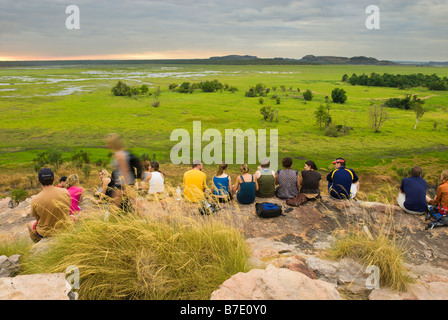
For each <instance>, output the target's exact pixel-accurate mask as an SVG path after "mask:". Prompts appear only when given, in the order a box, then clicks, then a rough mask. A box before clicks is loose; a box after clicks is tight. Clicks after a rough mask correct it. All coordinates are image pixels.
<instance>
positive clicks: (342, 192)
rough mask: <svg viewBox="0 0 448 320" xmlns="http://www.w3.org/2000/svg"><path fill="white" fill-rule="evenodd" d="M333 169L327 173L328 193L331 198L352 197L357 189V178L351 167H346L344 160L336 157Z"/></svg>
mask: <svg viewBox="0 0 448 320" xmlns="http://www.w3.org/2000/svg"><path fill="white" fill-rule="evenodd" d="M332 163H333V164H334V168H335V169H334V170H333V171H331V172H330V173H329V174H328V175H327V181H328V193H329V194H330V197H332V198H333V199H338V200H343V199H353V198H355V197H356V194H357V192H358V191H359V179H358V176H357V175H356V173H355V171H354V170H353V169H348V168H346V161H345V160H344V159H343V158H337V159H336V160H335V161H333V162H332Z"/></svg>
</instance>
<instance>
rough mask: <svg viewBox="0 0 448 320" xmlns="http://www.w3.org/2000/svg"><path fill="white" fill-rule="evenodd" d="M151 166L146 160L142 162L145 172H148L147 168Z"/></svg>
mask: <svg viewBox="0 0 448 320" xmlns="http://www.w3.org/2000/svg"><path fill="white" fill-rule="evenodd" d="M150 166H151V163H150V162H149V161H147V160H145V161H144V162H143V169H144V170H145V171H149V167H150Z"/></svg>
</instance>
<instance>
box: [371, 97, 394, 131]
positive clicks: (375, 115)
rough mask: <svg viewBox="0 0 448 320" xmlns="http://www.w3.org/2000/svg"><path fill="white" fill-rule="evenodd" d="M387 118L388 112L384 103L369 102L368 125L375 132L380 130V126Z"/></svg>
mask: <svg viewBox="0 0 448 320" xmlns="http://www.w3.org/2000/svg"><path fill="white" fill-rule="evenodd" d="M387 119H389V114H388V113H387V111H386V109H385V108H384V105H382V104H381V105H378V104H373V103H371V104H370V108H369V120H370V125H371V127H372V129H373V130H375V132H380V127H381V126H382V124H383V123H384V122H385V121H386V120H387Z"/></svg>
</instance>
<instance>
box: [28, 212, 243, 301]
mask: <svg viewBox="0 0 448 320" xmlns="http://www.w3.org/2000/svg"><path fill="white" fill-rule="evenodd" d="M103 214H104V213H101V217H97V218H88V219H84V220H80V221H79V222H78V223H77V224H76V225H75V226H73V227H70V228H69V229H67V230H65V231H63V232H61V233H60V234H59V235H57V237H56V238H55V239H54V243H53V244H52V245H51V247H50V249H49V250H48V251H46V252H44V253H41V254H39V255H34V256H29V258H28V259H27V260H26V262H25V263H24V266H23V267H24V270H25V273H40V272H65V270H66V268H67V267H68V266H70V265H74V266H77V267H78V268H79V271H80V278H81V279H80V289H79V291H78V293H79V298H80V299H92V300H105V299H142V300H143V299H144V300H147V299H157V300H169V299H189V300H202V299H209V298H210V295H211V293H212V292H213V291H214V290H216V289H217V288H218V287H219V286H220V285H221V284H222V283H223V282H224V281H225V280H227V279H228V278H229V277H230V276H232V275H233V274H236V273H238V272H247V271H248V264H247V257H248V251H247V248H246V246H245V243H244V238H243V236H242V235H241V234H240V233H239V232H238V231H237V230H236V229H233V228H230V227H228V226H227V225H226V224H224V223H223V222H220V221H217V220H215V219H209V218H208V217H205V218H204V217H198V219H193V218H186V217H182V216H181V215H179V214H177V215H176V214H174V215H173V214H171V213H170V215H169V216H166V217H165V218H160V217H158V218H150V217H149V218H148V217H145V218H143V219H141V218H138V219H136V218H134V217H131V216H117V215H112V216H110V219H109V220H107V219H106V220H105V219H104V218H103Z"/></svg>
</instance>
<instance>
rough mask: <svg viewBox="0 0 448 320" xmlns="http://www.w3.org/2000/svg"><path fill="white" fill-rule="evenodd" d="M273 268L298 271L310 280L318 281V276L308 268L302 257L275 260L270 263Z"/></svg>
mask: <svg viewBox="0 0 448 320" xmlns="http://www.w3.org/2000/svg"><path fill="white" fill-rule="evenodd" d="M270 264H272V265H273V266H275V267H277V268H286V269H289V270H291V271H296V272H300V273H303V274H304V275H306V276H307V277H308V278H310V279H316V278H317V277H316V274H315V273H314V272H313V270H311V269H310V268H308V266H307V264H306V262H305V258H303V257H301V256H293V257H281V258H277V259H274V260H272V261H271V262H270Z"/></svg>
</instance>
